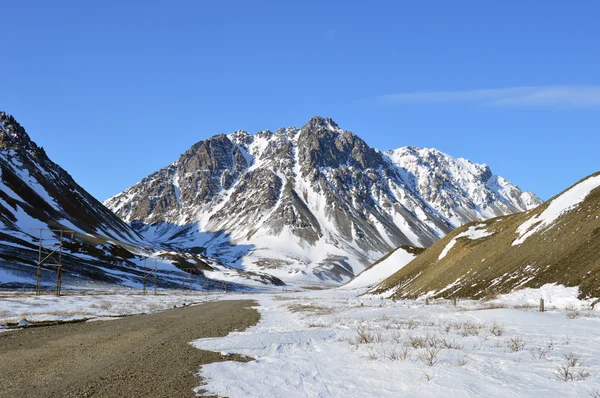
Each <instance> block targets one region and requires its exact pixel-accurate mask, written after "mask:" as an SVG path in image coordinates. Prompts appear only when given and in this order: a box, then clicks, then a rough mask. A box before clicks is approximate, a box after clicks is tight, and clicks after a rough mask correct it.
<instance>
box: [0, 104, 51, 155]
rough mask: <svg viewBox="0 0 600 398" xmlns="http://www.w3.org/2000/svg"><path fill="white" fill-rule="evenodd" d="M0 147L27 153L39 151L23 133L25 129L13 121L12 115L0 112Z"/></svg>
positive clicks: (41, 150)
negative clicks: (22, 150)
mask: <svg viewBox="0 0 600 398" xmlns="http://www.w3.org/2000/svg"><path fill="white" fill-rule="evenodd" d="M0 147H1V148H4V149H12V150H15V151H18V150H19V149H25V150H27V151H33V152H36V151H40V152H41V153H43V152H44V151H43V149H41V148H39V147H38V146H37V145H36V144H35V143H34V142H33V141H31V139H30V138H29V135H28V134H27V132H26V131H25V129H24V128H23V127H22V126H21V125H20V124H19V122H17V121H16V120H15V118H14V117H13V116H12V115H8V114H6V113H5V112H0Z"/></svg>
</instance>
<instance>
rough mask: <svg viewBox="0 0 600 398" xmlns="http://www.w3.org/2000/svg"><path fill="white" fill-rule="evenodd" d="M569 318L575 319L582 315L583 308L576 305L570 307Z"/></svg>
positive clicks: (568, 309) (568, 308)
mask: <svg viewBox="0 0 600 398" xmlns="http://www.w3.org/2000/svg"><path fill="white" fill-rule="evenodd" d="M565 309H566V310H567V318H570V319H575V318H577V317H579V316H580V315H581V308H579V307H576V306H574V305H569V306H568V307H567V308H565Z"/></svg>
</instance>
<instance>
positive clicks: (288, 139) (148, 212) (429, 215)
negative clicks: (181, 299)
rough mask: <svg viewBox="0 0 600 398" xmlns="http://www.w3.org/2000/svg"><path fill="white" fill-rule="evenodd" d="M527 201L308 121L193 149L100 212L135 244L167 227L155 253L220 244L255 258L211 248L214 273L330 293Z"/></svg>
mask: <svg viewBox="0 0 600 398" xmlns="http://www.w3.org/2000/svg"><path fill="white" fill-rule="evenodd" d="M527 195H528V194H527V193H524V192H523V191H521V190H520V189H518V187H516V186H514V185H512V184H510V183H508V182H507V181H506V180H504V179H501V177H496V176H493V175H492V173H491V171H490V169H489V168H488V167H487V166H485V165H476V164H473V163H471V162H469V161H467V160H464V159H454V158H451V157H449V156H448V155H445V154H443V153H441V152H439V151H436V150H433V149H432V150H427V149H426V150H422V149H418V148H412V147H406V148H400V149H398V150H396V151H391V152H386V153H382V152H380V151H378V150H376V149H373V148H371V147H369V146H368V145H367V144H366V143H365V142H364V141H363V140H362V139H361V138H360V137H358V136H357V135H355V134H353V133H351V132H349V131H345V130H342V129H340V128H339V126H338V125H337V124H336V123H335V122H334V121H333V120H331V119H325V118H321V117H314V118H312V119H310V120H309V121H308V123H307V124H306V125H305V126H303V127H302V128H301V129H296V128H294V127H290V128H286V129H284V128H282V129H278V130H277V131H276V132H271V131H261V132H259V133H257V134H255V135H251V134H249V133H247V132H245V131H237V132H235V133H232V134H230V135H228V136H225V135H219V136H215V137H212V138H210V139H208V140H205V141H201V142H198V143H197V144H195V145H193V146H192V148H190V149H189V150H188V151H187V152H185V153H184V154H183V155H182V156H181V158H180V159H179V160H178V161H177V162H175V163H173V164H172V165H170V166H168V167H166V168H164V169H162V170H160V171H158V172H157V173H154V174H153V175H151V176H149V177H147V178H145V179H144V180H142V181H141V182H140V183H138V184H136V185H134V186H133V187H131V188H129V189H127V190H126V191H124V192H123V193H121V194H119V195H116V196H114V197H113V198H110V199H109V200H107V201H106V202H105V204H106V205H107V206H108V207H109V208H110V209H112V210H113V211H115V212H116V214H117V215H119V216H120V217H121V218H122V219H124V220H125V221H128V222H131V223H135V225H136V228H138V229H139V230H140V231H143V232H144V233H148V232H151V231H158V230H161V231H162V230H164V228H165V227H164V226H165V225H169V226H175V227H174V229H173V228H171V227H169V233H168V234H164V233H161V234H156V238H157V239H158V240H159V241H161V242H163V243H169V244H172V245H176V246H179V247H182V248H185V247H188V246H189V245H190V243H189V242H192V241H194V242H195V241H196V240H197V237H195V236H196V235H197V234H198V233H202V234H206V233H208V234H209V235H210V233H216V232H218V233H226V234H228V236H230V237H231V239H232V242H233V243H234V244H251V245H252V246H253V249H252V250H249V251H246V252H235V253H234V254H232V252H231V250H229V251H227V250H225V251H223V250H224V249H223V246H222V245H221V246H219V250H218V253H219V254H220V255H223V253H227V256H229V257H227V256H224V257H223V261H232V262H234V263H236V264H239V265H241V266H243V267H246V268H249V269H269V272H274V273H275V274H276V275H278V276H282V277H292V278H297V277H317V278H321V279H331V280H334V281H338V282H339V281H342V280H344V279H347V278H349V277H351V276H352V275H353V274H354V273H356V272H359V271H360V270H362V268H363V267H364V266H365V265H367V264H368V263H370V262H371V261H372V260H374V259H375V258H376V257H377V256H379V255H380V254H383V253H386V252H388V251H389V250H390V249H392V248H395V247H397V246H398V245H412V246H420V247H426V246H429V245H431V244H433V243H434V242H435V241H436V240H438V239H439V238H440V237H442V236H444V235H445V234H446V233H448V232H450V231H451V230H452V229H454V228H455V227H457V226H459V225H461V224H462V223H465V222H468V221H471V220H474V219H479V218H489V217H493V216H496V215H501V214H508V213H512V212H516V211H520V210H525V209H526V208H529V207H533V206H534V205H535V204H537V203H540V202H541V201H539V199H537V197H535V196H534V195H532V194H529V195H530V196H527ZM191 225H193V227H190V226H191ZM177 226H178V227H177ZM212 241H213V240H211V239H208V240H207V241H203V242H205V243H204V244H205V246H206V249H207V251H208V253H211V245H212V243H211V242H212ZM232 250H233V249H232ZM212 252H213V253H216V252H217V250H216V249H215V250H212ZM274 270H275V271H274Z"/></svg>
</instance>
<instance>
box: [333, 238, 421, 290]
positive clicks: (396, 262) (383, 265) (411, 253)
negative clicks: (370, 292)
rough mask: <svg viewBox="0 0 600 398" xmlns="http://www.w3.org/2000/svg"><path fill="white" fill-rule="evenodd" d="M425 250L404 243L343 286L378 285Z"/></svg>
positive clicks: (350, 287)
mask: <svg viewBox="0 0 600 398" xmlns="http://www.w3.org/2000/svg"><path fill="white" fill-rule="evenodd" d="M424 250H425V249H422V248H419V247H412V246H405V245H402V246H400V247H398V248H396V249H394V250H392V251H391V252H389V253H388V254H386V255H385V256H383V257H382V258H380V259H379V260H377V261H375V262H374V263H373V264H371V265H369V266H368V267H367V268H365V269H364V270H363V271H362V272H361V273H360V274H358V275H356V277H354V278H353V279H352V280H351V281H350V282H348V283H346V284H344V286H342V287H343V288H344V289H364V288H369V287H373V286H375V285H378V284H379V283H381V282H382V281H384V280H385V279H387V278H388V277H390V276H392V275H393V274H395V273H396V272H397V271H399V270H400V269H401V268H402V267H404V266H405V265H406V264H408V263H410V262H411V261H412V260H414V259H415V257H417V256H418V255H419V254H421V253H423V251H424Z"/></svg>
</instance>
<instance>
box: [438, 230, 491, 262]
mask: <svg viewBox="0 0 600 398" xmlns="http://www.w3.org/2000/svg"><path fill="white" fill-rule="evenodd" d="M485 226H486V225H485V224H479V225H475V226H471V227H469V229H468V230H466V231H465V232H461V233H460V234H458V235H456V236H455V237H454V238H452V240H451V241H450V242H449V243H448V244H447V245H446V247H444V250H442V252H441V253H440V256H439V257H438V261H439V260H441V259H443V258H444V257H446V255H447V254H448V252H449V251H450V249H452V248H453V247H454V245H455V244H456V240H457V239H459V238H469V239H471V240H477V239H481V238H485V237H486V236H490V235H492V232H488V231H486V230H485V229H478V228H484V227H485Z"/></svg>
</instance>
